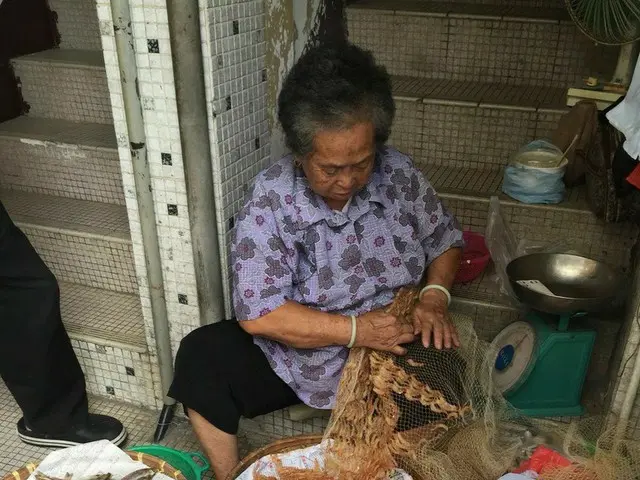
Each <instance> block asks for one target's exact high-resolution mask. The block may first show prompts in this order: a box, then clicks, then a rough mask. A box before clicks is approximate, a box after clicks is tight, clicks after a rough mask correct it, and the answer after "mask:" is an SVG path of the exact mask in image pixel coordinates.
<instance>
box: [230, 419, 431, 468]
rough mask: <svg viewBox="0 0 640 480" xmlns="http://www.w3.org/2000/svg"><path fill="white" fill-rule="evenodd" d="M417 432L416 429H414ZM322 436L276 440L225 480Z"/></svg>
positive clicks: (315, 440)
mask: <svg viewBox="0 0 640 480" xmlns="http://www.w3.org/2000/svg"><path fill="white" fill-rule="evenodd" d="M416 430H417V429H416ZM322 438H323V436H322V435H300V436H297V437H289V438H283V439H282V440H277V441H275V442H273V443H270V444H269V445H267V446H266V447H262V448H261V449H259V450H256V451H254V452H251V453H250V454H249V455H247V456H246V457H244V458H243V459H242V460H241V461H240V463H239V464H238V465H236V468H234V469H233V470H231V473H229V476H228V477H227V478H226V480H235V479H236V478H238V477H239V476H240V474H241V473H242V472H244V471H245V470H246V469H247V468H249V467H250V466H251V465H252V464H253V463H255V462H257V461H258V460H260V459H261V458H262V457H266V456H267V455H275V454H278V453H287V452H291V451H292V450H298V449H301V448H307V447H311V446H313V445H317V444H319V443H320V442H322ZM407 473H408V474H409V475H411V477H412V478H413V480H425V479H423V477H421V476H419V475H418V474H417V473H416V472H411V471H407Z"/></svg>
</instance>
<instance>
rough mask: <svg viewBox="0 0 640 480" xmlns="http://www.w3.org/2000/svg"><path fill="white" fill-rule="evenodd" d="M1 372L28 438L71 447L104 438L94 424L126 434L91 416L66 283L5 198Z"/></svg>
mask: <svg viewBox="0 0 640 480" xmlns="http://www.w3.org/2000/svg"><path fill="white" fill-rule="evenodd" d="M0 376H2V379H3V380H4V382H5V384H6V385H7V388H8V389H9V391H10V392H11V394H12V395H13V397H14V398H15V400H16V402H17V403H18V406H19V407H20V409H21V410H22V412H23V415H24V418H23V419H21V420H20V422H19V423H18V433H19V435H20V438H21V439H22V440H24V441H27V442H29V443H35V444H38V445H46V446H68V445H72V444H76V443H82V441H83V439H84V438H85V437H87V435H88V437H87V440H92V439H96V438H95V436H94V435H93V434H92V432H91V430H93V431H94V433H98V434H100V433H101V432H102V433H105V434H106V438H109V439H114V440H119V439H118V438H117V437H118V435H120V434H118V435H116V436H115V437H113V432H112V431H111V430H113V428H112V427H114V426H115V427H117V425H116V424H115V423H114V422H112V421H111V420H105V419H104V418H102V417H96V416H89V414H88V407H87V394H86V388H85V381H84V375H83V373H82V369H81V368H80V364H79V363H78V359H77V358H76V355H75V353H74V351H73V348H72V346H71V342H70V340H69V337H68V335H67V333H66V331H65V329H64V326H63V324H62V320H61V317H60V297H59V290H58V283H57V282H56V279H55V277H54V275H53V274H52V273H51V272H50V271H49V269H48V268H47V266H46V265H45V264H44V262H43V261H42V259H41V258H40V257H39V256H38V254H37V253H36V251H35V250H34V249H33V247H32V246H31V244H30V243H29V241H28V239H27V238H26V237H25V235H24V234H23V233H22V232H21V231H20V230H19V229H18V228H17V227H16V226H15V225H14V224H13V222H12V221H11V219H10V218H9V215H8V214H7V212H6V210H5V209H4V207H3V205H2V203H0ZM105 421H106V423H108V424H109V425H110V426H109V425H103V424H104V422H105ZM118 423H119V422H118ZM121 427H122V425H121V424H120V428H121ZM99 436H100V435H99ZM111 437H113V438H111Z"/></svg>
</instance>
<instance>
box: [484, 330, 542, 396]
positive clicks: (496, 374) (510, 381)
mask: <svg viewBox="0 0 640 480" xmlns="http://www.w3.org/2000/svg"><path fill="white" fill-rule="evenodd" d="M491 347H492V348H491V352H497V353H496V358H495V361H494V364H493V381H494V384H495V386H496V388H497V389H498V391H500V392H501V393H503V394H505V393H507V392H509V391H510V390H512V389H514V387H516V386H517V385H518V384H519V382H520V381H521V380H524V379H525V378H526V376H527V375H528V374H529V372H530V371H531V367H532V366H533V363H534V362H535V352H536V331H535V330H534V328H533V327H532V326H531V324H529V323H527V322H514V323H512V324H511V325H509V326H507V327H506V328H504V329H503V330H502V331H501V332H500V333H499V334H498V335H496V337H495V338H494V339H493V342H491Z"/></svg>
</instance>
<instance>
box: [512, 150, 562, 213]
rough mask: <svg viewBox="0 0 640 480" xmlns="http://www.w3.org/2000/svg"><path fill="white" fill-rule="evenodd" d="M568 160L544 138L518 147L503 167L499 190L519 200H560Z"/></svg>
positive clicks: (532, 201)
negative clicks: (507, 163)
mask: <svg viewBox="0 0 640 480" xmlns="http://www.w3.org/2000/svg"><path fill="white" fill-rule="evenodd" d="M567 163H568V160H567V159H566V158H563V153H562V151H561V150H560V149H559V148H558V147H556V146H555V145H553V144H552V143H549V142H547V141H545V140H535V141H533V142H530V143H528V144H527V145H525V146H524V147H522V148H521V149H520V150H518V152H516V154H515V155H514V156H513V158H512V159H511V162H510V164H509V165H508V166H507V167H506V169H505V171H504V180H503V182H502V191H503V192H504V193H506V194H507V195H509V196H510V197H512V198H515V199H516V200H519V201H521V202H523V203H547V204H548V203H560V202H561V201H562V200H563V199H564V191H565V186H564V181H563V178H564V172H565V170H566V168H567Z"/></svg>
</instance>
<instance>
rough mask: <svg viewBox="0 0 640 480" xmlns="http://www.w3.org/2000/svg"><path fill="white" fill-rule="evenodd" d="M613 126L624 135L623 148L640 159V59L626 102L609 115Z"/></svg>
mask: <svg viewBox="0 0 640 480" xmlns="http://www.w3.org/2000/svg"><path fill="white" fill-rule="evenodd" d="M607 118H608V119H609V122H610V123H611V125H613V126H614V127H616V129H618V130H619V131H620V132H622V133H623V134H624V136H625V137H626V140H625V142H624V145H623V148H624V149H625V151H626V152H627V153H628V154H629V155H630V156H631V157H632V158H635V159H638V158H640V58H639V59H638V61H637V62H636V68H635V71H634V72H633V78H632V79H631V85H630V86H629V92H628V93H627V95H626V96H625V98H624V100H622V102H620V104H619V105H617V106H616V107H615V108H613V109H611V111H609V112H608V113H607Z"/></svg>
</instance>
